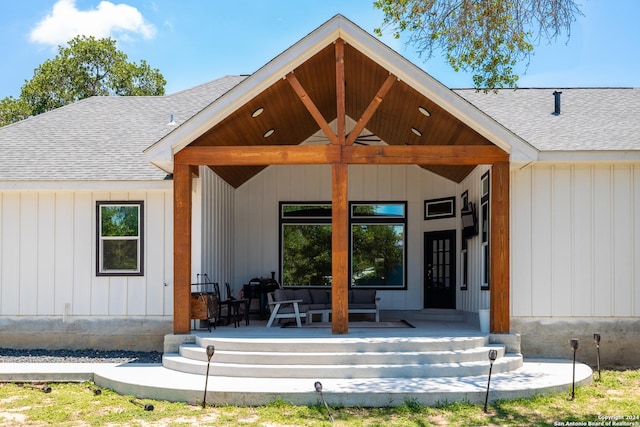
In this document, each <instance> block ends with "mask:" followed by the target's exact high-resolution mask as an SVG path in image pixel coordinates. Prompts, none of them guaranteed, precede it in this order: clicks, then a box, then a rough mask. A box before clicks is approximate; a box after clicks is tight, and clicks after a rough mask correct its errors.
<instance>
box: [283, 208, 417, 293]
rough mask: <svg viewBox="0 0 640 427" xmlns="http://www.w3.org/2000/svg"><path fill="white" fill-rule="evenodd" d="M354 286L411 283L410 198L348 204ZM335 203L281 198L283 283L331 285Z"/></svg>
mask: <svg viewBox="0 0 640 427" xmlns="http://www.w3.org/2000/svg"><path fill="white" fill-rule="evenodd" d="M349 223H350V224H349V225H350V227H349V236H348V238H349V242H350V244H349V250H350V260H349V266H350V271H351V284H350V286H351V287H360V288H364V287H373V288H393V289H402V288H405V287H406V240H405V234H406V202H372V203H369V202H351V203H350V204H349ZM331 261H332V256H331V203H330V202H304V203H296V202H281V203H280V271H281V275H280V277H281V281H282V285H283V286H331V278H332V270H331V268H332V266H331Z"/></svg>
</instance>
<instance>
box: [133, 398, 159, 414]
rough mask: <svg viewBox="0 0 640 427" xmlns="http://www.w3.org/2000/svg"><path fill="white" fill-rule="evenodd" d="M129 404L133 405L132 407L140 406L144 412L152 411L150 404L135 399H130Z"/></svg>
mask: <svg viewBox="0 0 640 427" xmlns="http://www.w3.org/2000/svg"><path fill="white" fill-rule="evenodd" d="M129 402H131V403H133V404H134V405H137V406H140V407H141V408H144V410H145V411H153V405H152V404H151V403H143V402H140V401H139V400H135V399H131V400H129Z"/></svg>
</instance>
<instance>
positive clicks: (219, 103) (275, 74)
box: [145, 19, 340, 170]
mask: <svg viewBox="0 0 640 427" xmlns="http://www.w3.org/2000/svg"><path fill="white" fill-rule="evenodd" d="M339 34H340V31H339V24H338V20H335V19H334V20H331V21H328V22H327V23H325V24H324V25H322V26H321V27H319V28H318V29H316V30H315V31H314V32H312V33H310V34H309V35H307V36H306V37H304V38H303V39H302V40H300V41H299V42H297V43H296V44H294V45H293V46H292V47H290V48H289V49H287V50H285V51H284V52H283V53H282V54H280V55H279V56H277V57H276V58H275V59H273V60H271V61H270V62H268V63H267V64H266V65H264V66H263V67H262V68H260V69H259V70H258V71H256V72H255V73H254V74H252V75H251V76H249V77H247V78H246V79H245V80H243V81H242V82H241V83H239V84H238V85H237V86H235V87H234V88H233V89H231V90H230V91H229V92H227V93H225V94H224V95H222V96H221V97H220V98H218V99H217V100H215V101H214V102H213V103H211V104H209V106H207V107H205V108H204V109H203V110H202V111H201V112H199V113H198V114H196V115H195V116H193V117H192V118H190V119H189V120H187V121H186V122H185V123H183V124H182V125H181V126H180V127H178V128H177V129H175V130H174V131H173V132H171V133H169V134H168V135H166V136H165V137H163V138H162V139H161V140H159V141H158V142H157V143H156V144H154V145H153V146H151V147H149V148H147V149H146V150H145V153H146V154H147V156H148V158H149V160H150V162H151V163H153V164H156V165H157V166H158V167H160V168H161V169H163V170H168V169H167V167H168V164H167V162H170V163H171V162H172V160H173V155H174V154H175V153H177V152H178V151H180V150H181V149H182V148H184V147H186V146H187V145H188V144H190V143H191V142H193V141H194V140H195V139H196V138H198V137H199V136H201V135H202V134H204V133H205V132H206V131H208V130H209V129H211V128H212V127H213V126H215V125H216V124H218V123H220V122H221V121H222V120H223V119H225V118H226V117H227V116H229V115H230V114H231V113H233V112H234V111H236V110H237V109H238V108H240V107H242V106H243V105H244V104H246V103H247V102H249V101H250V100H251V99H253V98H254V97H255V96H256V95H258V94H260V93H261V92H263V91H264V90H266V89H267V88H269V87H270V86H271V85H273V84H274V83H276V82H277V81H278V80H280V79H284V78H285V77H286V75H287V74H288V73H290V72H291V71H293V70H294V69H295V68H297V67H298V66H299V65H301V64H303V63H304V62H305V61H307V60H308V59H310V58H311V57H312V56H314V55H315V54H316V53H318V52H319V51H321V50H322V49H324V48H325V47H326V46H327V45H328V44H330V43H333V42H334V41H335V40H336V38H338V37H339ZM171 168H172V166H171Z"/></svg>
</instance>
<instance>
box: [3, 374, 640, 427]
mask: <svg viewBox="0 0 640 427" xmlns="http://www.w3.org/2000/svg"><path fill="white" fill-rule="evenodd" d="M49 386H50V387H51V389H52V391H51V393H44V392H42V391H41V390H40V389H37V388H33V387H25V386H23V385H20V384H13V383H4V384H0V426H12V427H13V426H49V425H55V426H73V427H76V426H193V425H197V426H234V427H235V426H260V427H280V426H330V425H332V423H331V421H330V420H329V417H328V414H327V409H326V408H325V407H324V405H322V404H318V405H315V406H293V405H289V404H287V403H284V402H273V403H271V404H270V405H266V406H260V407H231V406H223V407H212V406H207V407H206V408H204V409H203V408H202V407H201V406H193V405H188V404H185V403H170V402H164V401H153V400H144V401H137V400H135V399H133V398H132V397H131V396H121V395H118V394H116V393H114V392H112V391H110V390H103V391H102V393H101V394H100V395H95V394H94V393H93V391H92V387H93V385H92V384H88V383H85V384H77V383H64V384H49ZM132 399H133V400H135V401H136V402H139V403H143V404H151V405H153V407H154V409H153V410H152V411H146V410H145V409H144V408H143V407H142V406H140V405H136V404H134V403H132V402H131V400H132ZM330 411H331V414H332V416H333V418H334V423H333V425H335V426H380V427H389V426H402V427H407V426H420V427H423V426H494V425H498V426H511V425H516V426H554V425H556V426H560V425H567V426H569V425H573V426H578V425H585V426H587V425H591V426H595V425H601V426H640V369H632V370H624V371H613V370H604V371H602V379H601V380H597V373H596V374H595V380H594V381H593V383H592V384H591V385H589V386H582V387H578V388H577V389H576V396H575V399H574V400H571V390H570V388H569V389H567V391H566V392H565V393H559V394H554V395H544V396H538V397H535V398H532V399H517V400H508V401H501V402H497V403H494V404H490V405H489V410H488V413H486V414H485V413H484V411H483V405H470V404H466V403H464V402H458V403H453V404H447V405H443V406H439V407H425V406H422V405H419V404H417V403H415V402H411V401H407V402H405V403H404V405H402V406H399V407H395V408H330Z"/></svg>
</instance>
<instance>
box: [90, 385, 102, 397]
mask: <svg viewBox="0 0 640 427" xmlns="http://www.w3.org/2000/svg"><path fill="white" fill-rule="evenodd" d="M87 390H91V392H92V393H93V395H94V396H100V395H101V394H102V390H100V389H99V388H94V387H91V386H89V387H87Z"/></svg>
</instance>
